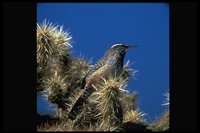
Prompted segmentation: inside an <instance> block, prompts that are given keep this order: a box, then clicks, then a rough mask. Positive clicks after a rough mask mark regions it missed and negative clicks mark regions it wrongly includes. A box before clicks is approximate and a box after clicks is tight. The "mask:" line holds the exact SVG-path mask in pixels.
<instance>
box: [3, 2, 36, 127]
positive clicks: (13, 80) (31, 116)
mask: <svg viewBox="0 0 200 133" xmlns="http://www.w3.org/2000/svg"><path fill="white" fill-rule="evenodd" d="M35 37H36V3H34V2H4V3H3V130H4V131H36V120H35V118H36V113H37V112H36V96H37V93H36V39H35Z"/></svg>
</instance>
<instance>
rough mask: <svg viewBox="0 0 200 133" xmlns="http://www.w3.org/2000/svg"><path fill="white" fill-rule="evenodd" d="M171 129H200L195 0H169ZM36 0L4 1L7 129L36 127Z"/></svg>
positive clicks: (4, 112) (19, 129) (4, 81)
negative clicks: (198, 117) (199, 117)
mask: <svg viewBox="0 0 200 133" xmlns="http://www.w3.org/2000/svg"><path fill="white" fill-rule="evenodd" d="M169 7H170V131H197V2H171V3H170V6H169ZM35 37H36V3H35V2H23V3H21V2H12V3H11V2H4V3H3V129H4V131H36V115H37V111H36V96H37V93H36V88H35V87H36V45H35V44H36V38H35Z"/></svg>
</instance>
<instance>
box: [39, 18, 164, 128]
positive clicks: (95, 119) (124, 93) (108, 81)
mask: <svg viewBox="0 0 200 133" xmlns="http://www.w3.org/2000/svg"><path fill="white" fill-rule="evenodd" d="M71 39H72V37H71V36H70V35H69V33H68V32H65V31H64V29H63V27H62V26H59V25H54V24H52V23H50V22H46V20H45V21H44V22H43V23H42V24H38V23H37V76H38V77H37V83H38V84H37V91H43V92H45V97H46V99H47V100H48V101H49V102H51V103H54V104H57V107H58V110H59V112H60V115H59V118H56V121H57V122H54V123H52V122H51V124H50V123H45V124H44V125H38V126H37V129H38V131H129V130H134V131H147V130H148V129H147V128H146V127H147V125H148V124H147V123H146V122H145V120H144V119H143V116H144V113H142V112H141V111H140V110H139V109H138V107H136V105H135V101H136V96H137V94H136V93H135V92H133V93H131V92H129V91H128V90H127V81H128V79H129V77H131V76H134V75H135V73H136V72H137V71H136V70H133V69H130V66H129V62H127V63H126V64H125V65H124V69H123V73H122V74H121V76H120V77H113V76H112V75H110V76H108V77H106V78H103V77H102V78H101V80H100V81H99V82H98V83H95V84H93V87H94V88H95V89H96V90H95V91H94V92H93V93H92V94H91V95H90V96H89V97H88V99H87V100H86V102H85V103H84V105H83V108H82V110H81V112H80V113H79V114H78V116H77V117H76V119H75V120H71V119H69V118H68V113H69V111H70V110H71V109H72V107H73V105H74V103H75V102H76V100H77V99H78V98H79V97H80V95H81V93H82V91H83V90H82V89H80V87H81V82H82V79H83V77H84V76H85V74H86V73H87V72H88V71H89V69H90V61H86V60H85V59H84V58H73V57H71V56H70V53H71V48H72V45H71V43H72V41H71ZM54 121H55V120H54ZM149 127H154V126H149ZM156 129H158V128H156ZM149 130H151V131H153V129H152V128H149ZM165 130H167V129H165Z"/></svg>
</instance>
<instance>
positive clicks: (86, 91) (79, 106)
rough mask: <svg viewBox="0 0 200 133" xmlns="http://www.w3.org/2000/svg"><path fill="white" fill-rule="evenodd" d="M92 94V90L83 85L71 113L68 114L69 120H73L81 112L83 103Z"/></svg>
mask: <svg viewBox="0 0 200 133" xmlns="http://www.w3.org/2000/svg"><path fill="white" fill-rule="evenodd" d="M92 92H93V89H92V88H88V87H87V85H85V87H84V91H83V93H82V94H81V96H80V97H79V98H78V100H77V101H76V102H75V104H74V106H73V107H72V109H71V111H70V112H69V115H68V118H70V119H72V120H74V119H75V118H76V116H77V115H78V114H79V113H80V112H81V109H82V107H83V103H84V102H85V101H86V99H87V98H88V97H89V96H90V95H91V94H92Z"/></svg>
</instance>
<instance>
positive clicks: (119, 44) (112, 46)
mask: <svg viewBox="0 0 200 133" xmlns="http://www.w3.org/2000/svg"><path fill="white" fill-rule="evenodd" d="M119 45H123V44H121V43H117V44H115V45H113V46H112V47H111V48H113V47H115V46H119Z"/></svg>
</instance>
